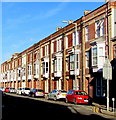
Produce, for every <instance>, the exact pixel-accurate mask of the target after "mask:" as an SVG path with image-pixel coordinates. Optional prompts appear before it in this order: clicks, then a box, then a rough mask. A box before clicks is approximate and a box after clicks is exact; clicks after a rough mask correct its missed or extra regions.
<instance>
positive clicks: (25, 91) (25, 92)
mask: <svg viewBox="0 0 116 120" xmlns="http://www.w3.org/2000/svg"><path fill="white" fill-rule="evenodd" d="M30 91H31V89H30V88H22V90H21V94H22V95H29V92H30Z"/></svg>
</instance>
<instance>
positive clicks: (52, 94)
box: [46, 90, 67, 100]
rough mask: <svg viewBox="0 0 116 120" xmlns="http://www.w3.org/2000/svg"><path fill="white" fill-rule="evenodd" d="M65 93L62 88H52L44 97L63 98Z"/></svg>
mask: <svg viewBox="0 0 116 120" xmlns="http://www.w3.org/2000/svg"><path fill="white" fill-rule="evenodd" d="M66 94H67V92H66V91H64V90H53V91H51V92H50V93H48V95H47V96H46V99H53V100H58V99H65V98H66Z"/></svg>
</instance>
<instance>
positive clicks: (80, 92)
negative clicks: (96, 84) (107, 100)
mask: <svg viewBox="0 0 116 120" xmlns="http://www.w3.org/2000/svg"><path fill="white" fill-rule="evenodd" d="M76 95H87V93H86V92H83V91H78V92H76Z"/></svg>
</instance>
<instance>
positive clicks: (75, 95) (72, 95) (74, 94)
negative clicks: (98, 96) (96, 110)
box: [66, 90, 89, 104]
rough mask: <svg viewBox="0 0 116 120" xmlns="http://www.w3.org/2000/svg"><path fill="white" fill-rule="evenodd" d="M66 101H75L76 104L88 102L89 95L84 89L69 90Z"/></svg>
mask: <svg viewBox="0 0 116 120" xmlns="http://www.w3.org/2000/svg"><path fill="white" fill-rule="evenodd" d="M66 102H74V103H75V104H77V103H83V104H88V103H89V96H88V94H87V93H86V92H85V91H83V90H69V91H68V92H67V95H66Z"/></svg>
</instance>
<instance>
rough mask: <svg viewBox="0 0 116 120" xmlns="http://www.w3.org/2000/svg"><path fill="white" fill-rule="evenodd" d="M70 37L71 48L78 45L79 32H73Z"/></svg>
mask: <svg viewBox="0 0 116 120" xmlns="http://www.w3.org/2000/svg"><path fill="white" fill-rule="evenodd" d="M76 35H77V36H76ZM72 36H73V46H76V45H79V31H76V32H75V31H74V32H73V34H72Z"/></svg>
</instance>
